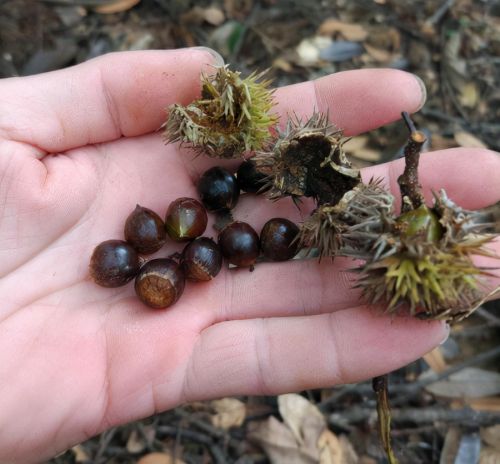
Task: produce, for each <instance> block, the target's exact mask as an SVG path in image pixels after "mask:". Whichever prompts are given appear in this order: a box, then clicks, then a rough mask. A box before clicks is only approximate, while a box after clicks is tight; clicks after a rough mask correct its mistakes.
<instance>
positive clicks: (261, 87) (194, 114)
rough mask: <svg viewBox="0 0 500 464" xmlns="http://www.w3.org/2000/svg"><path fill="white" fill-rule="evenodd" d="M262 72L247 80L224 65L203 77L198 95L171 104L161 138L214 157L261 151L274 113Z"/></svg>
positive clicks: (270, 95) (267, 85)
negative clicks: (210, 74)
mask: <svg viewBox="0 0 500 464" xmlns="http://www.w3.org/2000/svg"><path fill="white" fill-rule="evenodd" d="M264 74H265V72H262V73H258V74H257V73H252V74H251V75H250V76H248V77H247V78H245V79H243V78H241V77H240V73H239V72H235V71H231V70H230V69H229V68H228V67H227V65H226V66H223V67H220V68H218V69H217V72H216V74H215V76H206V75H202V97H201V99H199V100H196V101H194V102H192V103H190V104H189V105H187V106H182V105H178V104H175V105H172V106H171V107H170V108H169V117H168V120H167V122H166V124H165V132H164V136H165V138H166V140H167V141H168V142H170V143H172V142H178V141H180V142H181V143H185V144H188V145H189V146H190V147H192V148H193V149H194V150H195V151H196V152H198V153H205V154H207V155H208V156H210V157H213V158H237V157H240V156H241V155H242V154H243V153H245V152H249V151H255V150H261V149H263V148H264V146H265V144H266V143H267V142H268V141H269V140H270V138H271V133H270V129H271V128H272V127H273V126H274V125H275V124H276V123H277V120H278V118H277V116H275V115H272V114H270V111H271V109H272V107H273V92H272V90H270V89H269V85H270V81H269V80H264V79H263V77H264Z"/></svg>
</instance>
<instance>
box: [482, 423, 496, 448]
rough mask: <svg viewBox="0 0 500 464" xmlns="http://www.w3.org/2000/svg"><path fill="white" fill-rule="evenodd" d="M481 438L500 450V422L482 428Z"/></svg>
mask: <svg viewBox="0 0 500 464" xmlns="http://www.w3.org/2000/svg"><path fill="white" fill-rule="evenodd" d="M481 440H483V441H484V442H485V443H486V444H487V445H489V446H491V447H492V448H495V449H496V450H497V451H500V424H498V425H493V426H492V427H486V428H484V429H481Z"/></svg>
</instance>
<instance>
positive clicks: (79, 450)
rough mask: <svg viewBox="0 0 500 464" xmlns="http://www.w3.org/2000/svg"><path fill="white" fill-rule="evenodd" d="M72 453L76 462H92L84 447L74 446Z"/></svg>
mask: <svg viewBox="0 0 500 464" xmlns="http://www.w3.org/2000/svg"><path fill="white" fill-rule="evenodd" d="M71 451H73V454H74V455H75V462H87V461H90V456H89V454H88V453H87V451H85V448H84V447H83V446H82V445H76V446H73V448H71Z"/></svg>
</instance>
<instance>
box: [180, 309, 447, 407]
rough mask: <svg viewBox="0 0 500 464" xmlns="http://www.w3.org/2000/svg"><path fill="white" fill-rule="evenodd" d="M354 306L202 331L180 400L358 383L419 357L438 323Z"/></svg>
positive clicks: (436, 338)
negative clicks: (314, 314)
mask: <svg viewBox="0 0 500 464" xmlns="http://www.w3.org/2000/svg"><path fill="white" fill-rule="evenodd" d="M380 310H381V308H377V309H375V310H374V309H368V308H366V307H358V308H356V309H352V310H346V311H339V312H336V313H332V314H323V315H318V316H309V317H294V318H276V319H257V320H256V319H253V320H247V321H230V322H223V323H220V324H217V325H215V326H212V327H210V328H209V329H207V330H205V331H204V332H202V335H201V337H200V339H199V340H198V343H197V344H196V346H195V349H194V351H193V354H192V356H191V360H190V364H189V367H188V369H187V370H186V374H185V375H186V377H185V381H184V395H183V397H184V398H186V399H187V400H188V401H191V400H199V399H208V398H214V397H221V396H225V395H246V394H264V395H276V394H280V393H283V392H290V391H300V390H305V389H311V388H321V387H327V386H332V385H337V384H343V383H352V382H358V381H360V380H363V379H367V378H370V377H374V376H376V375H380V374H383V373H386V372H390V371H392V370H394V369H397V368H399V367H401V366H403V365H406V364H408V363H409V362H411V361H413V360H415V359H417V358H419V357H420V356H422V355H423V354H424V353H426V352H428V351H429V350H431V349H432V348H433V347H435V346H436V345H437V344H439V343H440V342H441V341H443V340H444V339H445V337H446V336H447V328H446V327H445V324H443V323H440V322H424V321H418V320H416V319H414V318H392V317H390V316H382V315H381V314H380Z"/></svg>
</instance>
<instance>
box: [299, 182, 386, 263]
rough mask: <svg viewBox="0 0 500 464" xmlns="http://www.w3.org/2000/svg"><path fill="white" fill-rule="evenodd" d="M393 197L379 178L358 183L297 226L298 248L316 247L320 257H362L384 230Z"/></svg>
mask: <svg viewBox="0 0 500 464" xmlns="http://www.w3.org/2000/svg"><path fill="white" fill-rule="evenodd" d="M393 203H394V197H393V196H392V195H391V194H390V193H389V192H387V191H386V190H385V189H384V188H383V187H382V184H381V181H380V180H374V179H372V180H370V182H369V183H368V184H362V183H360V184H358V185H357V186H356V187H354V188H353V189H352V190H349V191H348V192H347V193H345V194H344V195H343V196H342V198H341V199H340V201H339V202H338V203H337V204H336V205H333V206H332V205H328V204H325V205H321V206H319V207H318V208H317V209H316V210H315V211H314V212H313V214H312V215H311V216H310V217H309V218H308V219H307V220H306V221H305V222H304V223H302V225H301V228H300V233H299V240H300V244H301V246H302V247H307V248H310V249H311V248H315V249H317V252H318V255H319V256H320V257H332V258H333V257H335V256H336V255H337V254H339V252H340V251H341V250H342V251H341V252H342V254H343V255H349V256H356V257H363V256H367V255H368V254H369V252H370V251H371V249H372V247H373V244H374V243H375V241H376V240H377V238H378V237H379V236H380V233H382V232H383V230H384V224H385V219H384V218H385V217H386V216H388V215H390V214H391V213H392V210H393Z"/></svg>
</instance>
